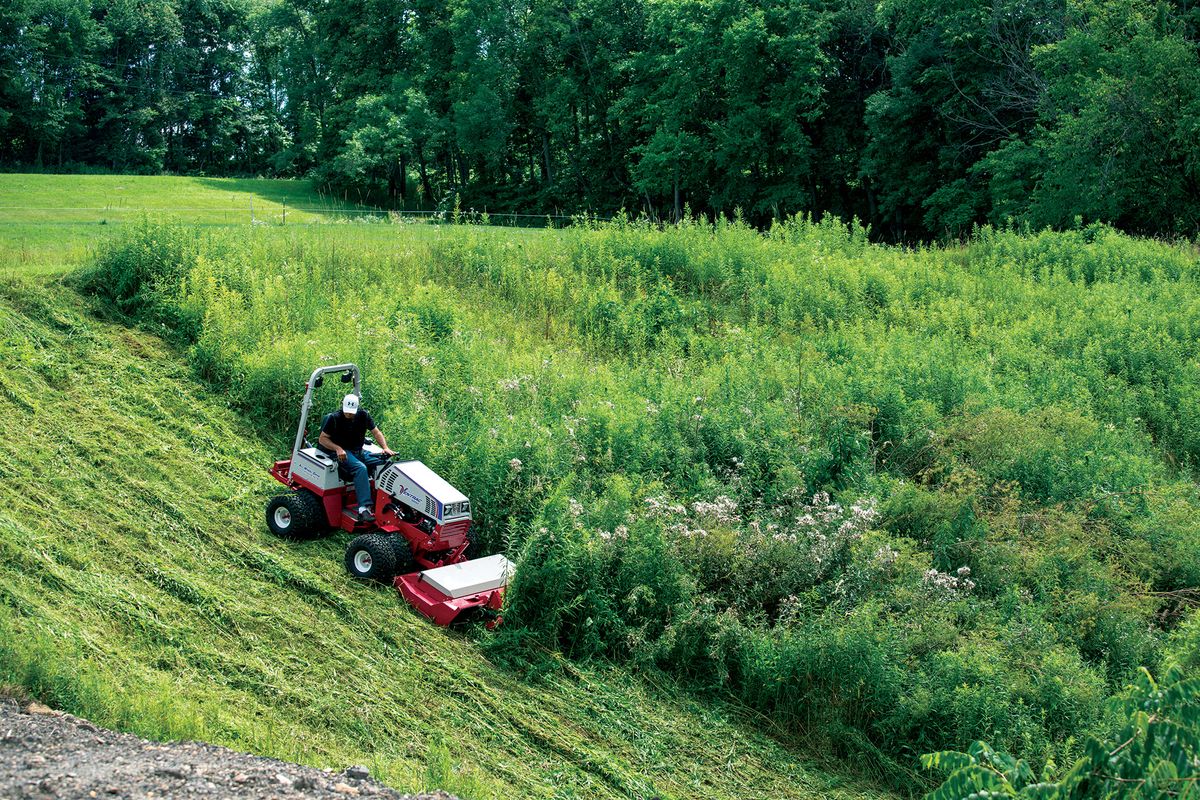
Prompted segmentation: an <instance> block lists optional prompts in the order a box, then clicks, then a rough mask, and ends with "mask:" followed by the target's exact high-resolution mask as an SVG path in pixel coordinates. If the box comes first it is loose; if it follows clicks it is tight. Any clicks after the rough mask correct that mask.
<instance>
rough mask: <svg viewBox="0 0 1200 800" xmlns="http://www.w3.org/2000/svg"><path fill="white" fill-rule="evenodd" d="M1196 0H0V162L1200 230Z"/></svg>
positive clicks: (605, 203)
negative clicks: (292, 177) (486, 0)
mask: <svg viewBox="0 0 1200 800" xmlns="http://www.w3.org/2000/svg"><path fill="white" fill-rule="evenodd" d="M1198 44H1200V7H1197V5H1196V3H1195V1H1194V0H1169V1H1167V0H1162V1H1161V2H1157V3H1147V2H1143V1H1142V0H954V1H953V2H951V0H882V2H876V0H838V1H837V2H834V1H833V0H670V1H669V2H665V1H661V0H503V1H502V2H497V1H496V0H490V1H488V2H485V0H448V2H444V1H443V0H386V2H385V1H384V0H346V1H345V2H336V3H331V2H326V1H325V0H278V1H277V2H265V3H264V2H260V0H6V2H4V3H3V4H0V164H3V165H5V166H7V167H8V168H12V169H18V168H19V169H28V168H33V169H38V170H56V171H74V170H102V171H119V172H147V173H157V172H163V171H166V172H174V173H187V174H205V175H246V174H262V175H280V176H311V177H313V178H314V179H315V180H316V181H317V182H318V185H320V186H322V187H324V188H326V189H327V190H329V191H330V192H332V193H334V194H336V195H337V196H338V197H344V198H346V199H349V200H353V201H360V202H374V203H379V204H383V205H387V206H389V207H408V208H435V207H438V206H439V205H440V206H443V207H444V206H446V205H448V204H451V203H453V202H454V201H455V198H458V199H459V200H460V201H461V203H462V204H463V205H464V206H465V207H471V208H476V209H480V210H482V209H487V210H489V211H525V212H535V213H542V212H551V211H560V212H564V213H573V212H578V211H584V210H589V211H592V212H595V213H598V214H602V215H607V214H611V213H613V212H616V211H617V210H618V209H622V208H624V209H627V210H628V211H630V212H631V213H647V214H649V215H650V216H652V217H654V218H658V219H678V218H679V217H680V216H681V215H682V214H684V213H686V210H687V209H689V208H690V210H691V211H692V212H693V213H704V214H710V215H711V214H725V215H735V214H738V213H740V214H741V215H742V216H743V217H744V218H745V219H747V220H748V221H750V222H752V223H755V224H763V223H766V222H768V221H769V220H771V219H773V218H780V217H783V216H785V215H790V214H794V213H797V212H813V213H817V214H820V213H824V212H830V213H834V214H837V215H839V216H840V217H842V218H846V219H849V218H850V217H853V216H857V217H858V218H859V219H861V220H863V221H864V222H866V223H868V224H869V225H870V226H871V229H872V231H873V232H874V234H875V235H876V236H880V237H884V238H888V239H893V240H909V241H911V240H915V239H927V238H930V237H954V236H959V235H961V234H963V233H964V232H966V231H969V230H970V228H971V226H972V225H975V224H978V223H991V224H994V225H1010V224H1015V225H1020V226H1030V227H1033V228H1041V227H1044V226H1054V227H1071V226H1074V225H1077V224H1079V223H1089V222H1094V221H1103V222H1107V223H1110V224H1113V225H1116V226H1118V227H1121V228H1123V229H1125V230H1128V231H1132V232H1137V233H1145V234H1155V235H1165V236H1179V235H1185V236H1190V235H1194V234H1195V233H1196V231H1197V225H1198V222H1197V221H1198V220H1200V58H1198V51H1197V46H1198Z"/></svg>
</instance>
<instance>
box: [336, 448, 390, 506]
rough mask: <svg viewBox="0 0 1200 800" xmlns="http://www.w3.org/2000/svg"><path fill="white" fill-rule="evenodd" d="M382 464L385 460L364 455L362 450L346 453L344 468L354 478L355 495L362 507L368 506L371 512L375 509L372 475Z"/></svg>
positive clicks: (368, 454)
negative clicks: (372, 493) (372, 495)
mask: <svg viewBox="0 0 1200 800" xmlns="http://www.w3.org/2000/svg"><path fill="white" fill-rule="evenodd" d="M381 463H383V459H381V458H379V457H378V456H376V455H374V454H373V453H364V452H363V451H362V450H357V451H355V450H347V451H346V461H345V462H344V464H343V466H345V467H346V471H347V472H349V473H350V475H351V476H352V477H353V478H354V495H355V497H357V498H358V504H359V505H360V506H366V507H367V508H369V509H371V510H374V508H375V498H373V497H371V473H372V472H373V471H374V470H375V467H376V466H377V465H379V464H381Z"/></svg>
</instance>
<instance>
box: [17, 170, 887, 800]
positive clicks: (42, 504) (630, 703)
mask: <svg viewBox="0 0 1200 800" xmlns="http://www.w3.org/2000/svg"><path fill="white" fill-rule="evenodd" d="M105 180H107V181H109V182H110V183H113V182H123V181H125V180H126V179H124V178H108V179H105ZM157 181H158V183H157V185H158V186H159V187H160V190H161V191H164V192H169V191H170V188H171V187H172V186H178V187H179V188H180V190H181V191H180V195H183V194H185V193H186V192H188V191H190V188H189V187H190V186H191V185H192V182H191V181H189V180H186V179H157ZM0 183H2V182H0ZM101 183H103V182H101ZM97 191H100V190H97ZM44 196H46V197H50V196H57V197H58V199H59V200H60V202H61V201H63V200H64V199H65V197H64V194H63V193H61V192H60V193H59V194H57V195H55V194H54V193H51V195H44ZM160 201H161V203H163V204H166V205H169V204H170V202H173V201H171V200H170V198H160ZM39 202H50V200H41V201H39ZM107 227H108V228H110V229H114V230H115V229H118V228H119V227H120V226H107ZM63 229H64V227H63V226H46V228H45V229H43V228H42V227H41V225H40V223H25V224H24V225H23V227H22V230H23V231H24V232H25V236H26V238H25V239H24V240H23V244H22V245H21V247H20V248H16V249H6V250H4V251H2V252H0V259H2V261H0V270H3V271H4V272H5V273H6V274H7V277H5V278H4V279H3V280H2V281H0V342H2V344H0V414H3V415H4V416H5V417H6V418H7V419H10V420H12V421H13V423H14V424H13V425H12V426H11V430H10V433H9V435H8V436H7V438H6V446H5V447H4V448H0V475H2V476H3V480H2V481H0V504H2V505H3V507H4V508H5V509H6V510H5V512H4V513H3V514H0V684H9V685H10V686H12V687H14V688H15V689H16V690H18V691H26V692H32V693H34V694H36V695H37V696H38V697H40V698H41V699H43V700H44V701H46V702H49V703H51V704H53V705H55V706H57V707H60V708H64V709H66V710H68V711H70V712H72V713H76V714H80V715H84V716H87V717H89V718H91V719H93V720H95V721H96V722H98V723H101V724H105V725H110V726H114V727H117V728H119V729H123V730H130V731H135V732H138V733H140V734H143V735H146V736H153V737H161V738H186V739H203V740H207V741H212V742H216V743H220V744H226V745H229V746H232V747H235V748H239V749H243V750H248V751H252V752H255V753H260V754H264V755H271V756H275V757H279V758H285V759H291V760H298V761H301V762H304V763H307V764H312V765H316V766H331V767H335V768H340V767H343V766H345V765H346V764H349V763H359V762H361V763H365V764H367V765H369V766H370V767H371V768H372V770H373V772H375V773H377V774H378V775H380V776H381V777H382V778H383V779H384V780H386V781H387V782H389V783H390V784H392V785H394V786H396V787H398V788H401V789H404V790H415V789H419V788H423V787H428V788H444V789H448V790H451V791H454V792H457V793H459V794H461V796H463V797H464V798H491V797H495V798H507V797H513V796H522V797H559V798H575V797H578V798H603V797H614V798H616V797H643V798H648V797H651V796H659V797H664V798H671V797H675V798H690V797H701V796H702V797H760V796H770V797H781V798H782V797H796V798H801V797H805V798H807V797H844V798H852V797H853V798H859V797H862V798H866V797H880V796H885V795H884V793H883V792H881V791H879V790H877V789H873V788H870V787H869V786H866V785H862V784H861V783H860V782H859V781H856V780H853V779H848V778H846V777H844V773H845V770H844V769H843V768H842V767H839V766H837V765H836V763H835V762H833V761H831V760H828V759H817V758H816V757H815V756H814V754H813V753H812V752H811V751H805V750H804V749H802V748H798V747H797V746H796V745H785V744H781V741H782V738H787V739H791V740H792V741H795V739H794V736H791V735H788V736H787V737H783V734H782V732H781V731H778V730H775V729H774V727H773V725H772V724H771V723H770V721H769V720H766V719H765V718H763V717H761V716H759V715H757V714H755V713H754V712H752V711H749V710H747V709H745V708H744V707H741V706H740V705H736V704H729V703H728V702H725V701H722V700H720V699H719V698H705V699H700V698H698V697H697V696H696V695H695V694H694V693H691V692H689V691H687V690H685V689H682V688H678V687H676V686H675V685H674V684H673V682H672V681H671V680H670V679H669V678H667V677H666V676H664V675H662V674H661V673H651V674H647V675H643V676H638V675H636V674H634V673H631V672H628V671H626V670H625V669H623V668H621V667H618V666H613V665H608V664H605V663H604V662H598V663H595V664H593V665H590V666H579V665H575V664H572V663H571V662H567V661H564V660H562V659H561V658H556V657H553V656H548V657H550V658H553V659H554V660H555V661H557V664H558V666H557V668H555V669H552V670H551V671H549V672H544V671H539V672H538V673H537V674H531V675H527V674H525V670H523V669H521V668H520V666H519V665H516V666H514V667H511V668H500V667H498V666H495V665H494V664H493V663H492V661H491V660H490V659H489V657H488V655H487V648H486V647H482V646H481V645H483V644H485V643H486V639H481V638H480V637H486V636H487V635H486V634H483V633H482V632H481V631H468V632H466V633H463V632H450V631H446V630H443V629H440V628H436V627H434V626H432V625H430V624H429V623H428V622H426V621H424V620H423V619H422V618H420V617H419V616H417V615H416V614H415V613H414V612H412V611H411V610H410V609H408V607H407V606H406V605H405V604H404V603H403V602H402V601H401V599H400V598H399V597H398V596H397V595H396V594H395V592H394V591H392V590H390V589H386V588H383V587H377V586H366V585H361V584H357V583H354V582H352V581H351V580H350V579H348V578H347V577H346V576H345V575H344V572H343V570H342V567H341V558H342V550H343V547H344V544H345V541H346V539H347V537H345V536H342V535H338V536H334V537H332V538H330V539H328V540H323V541H318V542H313V543H305V544H293V543H286V542H282V541H279V540H276V539H274V538H272V537H270V536H269V535H268V534H267V533H266V530H265V526H264V524H263V520H262V518H261V517H262V508H263V505H264V503H265V502H266V500H267V498H268V497H269V496H270V495H271V494H272V493H273V492H275V491H277V488H278V487H277V486H276V485H275V484H274V482H273V481H271V480H270V479H269V478H268V477H267V476H266V473H265V469H266V466H267V465H268V464H269V463H270V462H271V461H272V460H273V459H274V458H275V457H277V456H278V454H279V453H278V452H276V451H278V450H280V449H282V448H284V446H285V445H284V443H283V442H282V441H281V439H280V437H279V435H278V433H279V431H278V426H277V425H275V424H274V423H272V424H270V425H266V426H264V425H263V421H262V420H261V418H258V417H255V416H252V415H246V414H244V413H239V412H238V411H237V410H234V409H231V408H230V404H229V398H228V397H225V396H222V394H221V393H214V392H211V390H210V388H208V387H205V386H204V385H202V384H200V383H198V382H197V381H196V380H195V378H194V370H193V367H192V366H190V365H189V364H188V363H187V362H186V361H185V360H184V359H183V358H181V355H182V354H181V352H180V351H179V350H178V349H176V348H175V347H173V346H171V345H168V344H166V343H164V341H162V340H161V339H160V338H159V337H157V336H156V335H154V334H153V333H149V332H146V331H145V330H141V329H138V328H130V327H126V326H123V325H119V324H114V323H112V322H106V321H103V320H101V319H100V318H98V317H97V316H96V314H97V313H98V312H99V313H101V314H104V315H107V314H109V313H111V310H110V309H106V308H105V307H104V306H103V305H102V304H101V305H92V304H91V303H90V301H88V300H86V299H84V298H81V297H80V296H79V295H78V294H77V293H76V292H75V291H74V290H73V289H72V288H70V286H68V285H64V283H63V282H62V279H61V278H59V277H57V276H56V275H53V274H46V273H62V272H64V271H68V270H70V269H73V268H75V267H77V266H79V264H80V263H81V262H84V261H87V260H89V259H93V258H95V252H96V250H95V247H96V243H95V241H94V240H91V239H89V238H88V237H86V236H85V237H81V238H80V239H79V241H78V242H77V243H76V244H74V245H72V246H70V247H67V246H64V245H63V244H62V236H61V231H62V230H63ZM92 230H94V228H92ZM325 231H336V234H335V236H336V237H338V238H336V241H337V242H339V243H340V245H341V246H345V247H346V248H347V249H348V252H353V251H354V248H357V247H361V246H363V244H364V243H365V242H374V246H375V247H383V248H386V249H394V248H395V249H399V250H404V249H406V248H409V247H412V246H414V244H413V243H414V242H419V241H425V240H427V238H428V235H429V234H428V233H427V232H425V231H412V230H410V227H409V226H399V227H383V226H336V227H331V228H322V229H321V231H320V232H318V231H314V232H313V235H319V236H321V237H327V236H328V234H327V233H325ZM364 231H366V232H364ZM435 232H436V229H435ZM264 235H268V236H269V237H274V236H275V234H271V233H269V232H265V233H264ZM364 236H365V237H368V238H367V239H363V238H362V237H364ZM413 237H415V238H413ZM22 254H23V255H22ZM296 399H297V398H296V397H293V398H291V401H292V402H293V403H294V402H295V400H296ZM543 667H544V665H543ZM772 732H773V733H774V734H776V736H777V737H782V738H773V736H772V735H770V734H771V733H772Z"/></svg>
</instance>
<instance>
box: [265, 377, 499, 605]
mask: <svg viewBox="0 0 1200 800" xmlns="http://www.w3.org/2000/svg"><path fill="white" fill-rule="evenodd" d="M331 373H341V376H342V377H341V380H342V382H343V383H351V382H353V384H354V391H355V393H356V394H358V395H360V396H361V379H360V376H359V370H358V367H357V366H355V365H354V364H339V365H337V366H332V367H320V368H318V369H316V370H314V371H313V373H312V376H311V377H310V378H309V381H308V383H307V384H306V385H305V392H304V399H303V400H302V401H301V403H300V425H299V427H298V429H297V431H296V440H295V444H294V445H293V447H292V457H291V458H290V459H288V460H286V461H276V462H275V463H274V465H272V467H271V470H270V472H271V475H272V476H273V477H274V478H275V479H276V480H278V481H279V482H280V483H282V484H284V485H285V486H287V487H288V488H289V489H290V490H291V491H289V492H288V493H287V494H283V495H279V496H277V497H274V498H272V499H271V501H270V502H269V503H268V504H267V527H268V528H270V529H271V531H272V532H273V533H275V534H276V535H278V536H282V537H284V538H288V539H305V538H313V537H316V536H319V535H322V534H323V533H325V532H327V531H328V530H329V529H330V528H341V529H342V530H345V531H349V532H350V533H354V534H357V535H356V536H355V537H354V539H353V540H352V541H351V542H350V545H349V546H348V547H347V548H346V559H345V564H346V571H347V572H349V573H350V574H351V575H352V576H354V577H356V578H365V579H370V580H377V581H381V582H384V583H390V584H392V585H394V586H395V587H396V589H398V590H399V591H400V593H401V594H402V595H403V596H404V598H405V599H406V600H408V601H409V602H410V603H411V604H412V605H413V607H414V608H416V609H417V610H418V611H420V612H421V613H422V614H424V615H425V616H426V617H429V618H430V619H431V620H433V621H434V622H436V623H437V624H439V625H449V624H450V623H451V622H453V621H454V620H456V619H458V618H459V617H460V616H461V615H462V614H463V613H464V612H468V611H478V612H483V613H487V614H490V615H491V616H492V620H491V621H490V622H489V627H494V626H495V625H496V624H498V622H499V619H500V617H499V611H500V607H501V603H502V600H503V596H504V587H505V586H506V585H507V584H508V579H509V577H510V575H511V574H512V569H513V567H512V563H511V562H509V560H508V559H507V558H505V557H504V556H503V555H494V556H488V557H487V558H479V559H475V560H471V556H473V555H474V552H473V551H474V549H475V537H474V532H473V531H472V530H471V501H470V500H468V499H467V497H466V495H464V494H463V493H462V492H460V491H458V490H457V489H455V488H454V487H453V486H451V485H450V484H449V483H448V482H447V481H446V480H445V479H443V478H442V477H441V476H439V475H438V474H437V473H436V472H434V471H433V470H432V469H430V468H429V467H427V466H425V464H423V463H421V462H420V461H401V462H388V461H386V460H384V461H382V463H380V465H379V466H378V467H376V468H375V470H374V474H373V475H372V476H371V485H372V492H373V495H374V500H375V503H374V508H375V519H374V520H373V521H366V522H364V521H363V520H361V519H359V516H358V513H357V508H358V506H359V504H360V503H359V499H358V498H357V497H355V493H354V482H353V481H352V480H350V476H349V475H348V474H347V473H345V472H344V471H343V470H342V469H341V467H340V465H339V463H338V460H337V459H336V458H334V457H333V456H331V455H328V454H327V453H325V452H323V451H321V450H319V449H318V448H316V447H314V446H312V445H311V444H309V443H308V442H307V441H306V440H305V432H306V424H307V422H308V414H309V411H310V410H311V409H312V394H313V390H314V389H317V388H319V387H320V386H321V385H322V383H323V382H324V376H325V375H327V374H331ZM363 450H364V451H365V452H368V453H373V454H375V455H376V456H378V457H379V458H380V459H382V458H383V451H382V449H381V448H379V447H377V446H375V445H373V444H367V445H365V446H364V447H363ZM368 505H369V503H368Z"/></svg>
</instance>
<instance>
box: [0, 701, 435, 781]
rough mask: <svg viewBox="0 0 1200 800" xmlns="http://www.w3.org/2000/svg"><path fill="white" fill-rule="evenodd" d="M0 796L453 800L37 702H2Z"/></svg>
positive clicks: (354, 771)
mask: <svg viewBox="0 0 1200 800" xmlns="http://www.w3.org/2000/svg"><path fill="white" fill-rule="evenodd" d="M0 797H4V798H13V800H17V799H18V798H19V800H49V799H50V798H71V799H72V800H76V798H103V799H104V800H133V798H137V800H145V799H146V798H214V799H217V800H225V799H226V798H228V799H229V800H299V798H306V799H307V798H315V799H317V800H346V798H348V797H369V798H383V799H385V800H455V798H454V797H453V796H452V795H449V794H446V793H445V792H435V793H433V794H419V795H409V794H400V793H399V792H397V791H395V790H394V789H390V788H388V787H387V786H384V785H383V784H381V783H379V782H378V781H376V780H374V779H372V778H371V777H370V773H369V772H368V770H367V768H366V767H362V766H351V767H347V768H346V769H345V770H344V771H343V772H330V771H325V770H319V769H313V768H312V767H302V766H300V765H299V764H290V763H288V762H286V761H276V760H275V759H272V758H260V757H258V756H252V755H249V754H247V753H238V752H235V751H233V750H229V749H227V748H224V747H217V746H215V745H211V744H203V743H200V742H169V743H162V742H151V741H148V740H146V739H139V738H138V737H136V736H133V735H131V734H128V733H117V732H116V731H110V730H107V729H105V728H100V727H98V726H96V725H93V724H92V723H90V722H88V721H87V720H85V719H80V718H79V717H73V716H71V715H70V714H64V713H62V712H59V711H52V710H51V709H49V708H46V707H45V706H43V705H40V704H38V703H28V704H25V705H22V704H19V703H18V702H17V701H15V700H11V699H7V698H0Z"/></svg>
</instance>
